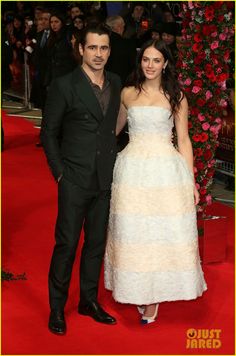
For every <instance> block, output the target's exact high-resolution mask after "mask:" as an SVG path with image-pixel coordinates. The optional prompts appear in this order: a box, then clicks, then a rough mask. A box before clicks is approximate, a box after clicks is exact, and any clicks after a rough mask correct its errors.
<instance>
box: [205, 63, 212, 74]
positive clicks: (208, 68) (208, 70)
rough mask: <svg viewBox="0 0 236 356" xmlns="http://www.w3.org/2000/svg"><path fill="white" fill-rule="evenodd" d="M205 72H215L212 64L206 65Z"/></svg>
mask: <svg viewBox="0 0 236 356" xmlns="http://www.w3.org/2000/svg"><path fill="white" fill-rule="evenodd" d="M205 71H206V72H212V71H213V68H212V65H211V64H206V65H205Z"/></svg>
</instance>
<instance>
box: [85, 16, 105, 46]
mask: <svg viewBox="0 0 236 356" xmlns="http://www.w3.org/2000/svg"><path fill="white" fill-rule="evenodd" d="M88 33H96V34H98V35H107V36H108V37H109V41H110V36H111V30H110V28H109V27H108V26H107V25H105V24H104V23H99V22H94V23H92V22H91V23H90V24H89V25H87V26H86V27H85V28H84V29H83V30H82V32H81V39H80V44H81V46H82V47H83V48H84V46H85V43H86V38H87V34H88Z"/></svg>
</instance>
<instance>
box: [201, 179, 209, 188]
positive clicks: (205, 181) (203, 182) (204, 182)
mask: <svg viewBox="0 0 236 356" xmlns="http://www.w3.org/2000/svg"><path fill="white" fill-rule="evenodd" d="M207 182H208V179H203V180H202V182H201V184H202V185H203V187H205V186H206V185H207Z"/></svg>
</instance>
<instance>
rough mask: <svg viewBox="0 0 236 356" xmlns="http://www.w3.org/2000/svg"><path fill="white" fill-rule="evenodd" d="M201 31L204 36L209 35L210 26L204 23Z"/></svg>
mask: <svg viewBox="0 0 236 356" xmlns="http://www.w3.org/2000/svg"><path fill="white" fill-rule="evenodd" d="M202 33H203V35H204V36H209V35H210V33H211V28H210V26H209V25H204V26H203V28H202Z"/></svg>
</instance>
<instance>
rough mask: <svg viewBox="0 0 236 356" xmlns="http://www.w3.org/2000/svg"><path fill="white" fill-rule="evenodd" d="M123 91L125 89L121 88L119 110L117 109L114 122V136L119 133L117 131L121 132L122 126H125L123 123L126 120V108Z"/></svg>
mask: <svg viewBox="0 0 236 356" xmlns="http://www.w3.org/2000/svg"><path fill="white" fill-rule="evenodd" d="M124 92H125V89H123V90H122V92H121V104H120V111H119V114H118V118H117V123H116V136H118V135H119V133H120V132H121V130H122V129H123V127H124V126H125V124H126V122H127V109H126V106H125V104H124Z"/></svg>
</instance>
